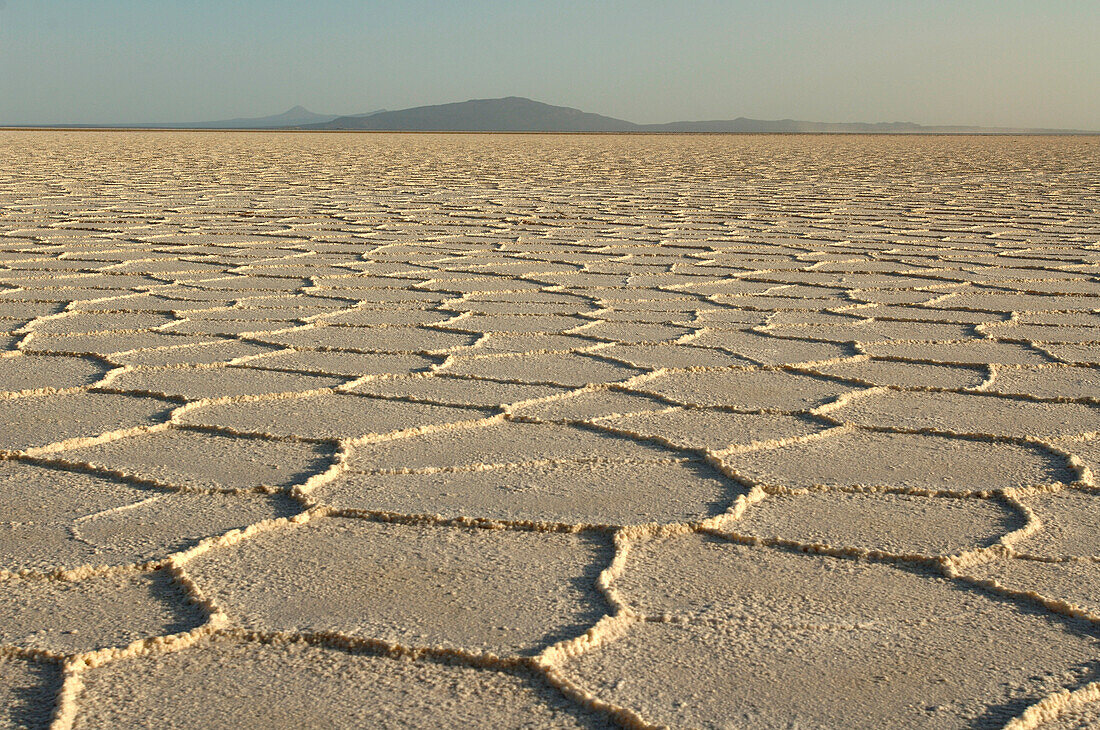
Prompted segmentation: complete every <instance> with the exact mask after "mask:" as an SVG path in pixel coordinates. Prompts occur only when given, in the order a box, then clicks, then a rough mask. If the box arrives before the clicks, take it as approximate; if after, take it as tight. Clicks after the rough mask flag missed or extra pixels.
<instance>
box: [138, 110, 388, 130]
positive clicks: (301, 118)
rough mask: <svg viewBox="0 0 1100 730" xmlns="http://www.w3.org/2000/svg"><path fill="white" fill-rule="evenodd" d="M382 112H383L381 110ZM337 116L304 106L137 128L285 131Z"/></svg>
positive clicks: (145, 125)
mask: <svg viewBox="0 0 1100 730" xmlns="http://www.w3.org/2000/svg"><path fill="white" fill-rule="evenodd" d="M382 111H384V110H382ZM338 116H339V115H338V114H317V113H315V112H311V111H310V110H309V109H306V108H305V107H304V106H295V107H292V108H290V109H287V110H286V111H285V112H283V113H282V114H273V115H271V116H269V117H238V118H237V119H223V120H220V121H215V122H183V123H171V124H138V125H134V126H137V127H156V128H159V129H286V128H287V127H300V126H302V125H305V124H319V123H324V122H330V121H332V120H333V119H336V118H337V117H338Z"/></svg>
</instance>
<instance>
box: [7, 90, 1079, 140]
mask: <svg viewBox="0 0 1100 730" xmlns="http://www.w3.org/2000/svg"><path fill="white" fill-rule="evenodd" d="M20 126H36V125H20ZM38 126H48V127H69V128H72V127H80V128H104V127H120V126H122V127H134V128H139V129H305V130H310V129H315V130H363V131H378V132H679V133H733V134H753V133H755V134H774V133H791V134H798V133H811V134H812V133H845V134H1096V132H1086V131H1083V130H1075V129H1024V128H1007V127H966V126H939V127H937V126H924V125H920V124H913V123H912V122H879V123H866V122H805V121H799V120H796V119H775V120H767V119H749V118H747V117H738V118H737V119H713V120H706V121H694V122H668V123H666V124H636V123H634V122H630V121H627V120H625V119H615V118H614V117H605V116H603V115H602V114H593V113H591V112H584V111H581V110H580V109H573V108H572V107H567V106H554V105H553V104H544V103H543V102H541V101H534V100H532V99H526V98H524V97H522V96H507V97H504V98H502V99H471V100H470V101H462V102H456V103H453V104H436V105H432V106H417V107H413V108H411V109H400V110H398V111H387V110H386V109H379V110H377V111H373V112H369V113H366V114H353V115H347V116H338V115H335V114H316V113H314V112H311V111H309V110H308V109H306V108H304V107H301V106H296V107H294V108H292V109H288V110H287V111H285V112H283V113H282V114H275V115H273V116H270V117H242V118H239V119H224V120H221V121H215V122H185V123H170V124H164V123H158V124H127V125H109V124H76V125H72V124H51V125H38Z"/></svg>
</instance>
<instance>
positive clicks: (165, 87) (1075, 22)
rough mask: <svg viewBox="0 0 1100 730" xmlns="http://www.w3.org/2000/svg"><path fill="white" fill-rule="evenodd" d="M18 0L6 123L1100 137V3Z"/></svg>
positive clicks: (0, 59) (13, 2) (4, 5)
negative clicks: (590, 122)
mask: <svg viewBox="0 0 1100 730" xmlns="http://www.w3.org/2000/svg"><path fill="white" fill-rule="evenodd" d="M437 5H439V4H437V3H432V2H429V1H428V0H409V2H405V3H394V4H387V3H380V2H354V1H353V0H315V1H314V2H311V3H308V4H307V3H298V2H291V1H290V0H267V1H261V0H237V2H232V3H227V2H216V1H214V0H193V1H192V2H188V3H175V2H170V1H169V0H145V1H144V2H142V1H141V0H101V1H99V2H96V3H94V4H93V3H83V2H79V1H78V0H60V1H59V0H52V1H50V0H0V67H2V68H3V69H4V70H5V73H3V74H0V124H60V123H78V124H79V123H130V122H181V121H200V120H208V119H209V120H212V119H225V118H233V117H251V116H264V115H268V114H273V113H276V112H280V111H283V110H285V109H287V108H289V107H291V106H293V105H297V104H301V105H304V106H306V107H308V108H309V109H311V110H313V111H317V112H321V113H331V114H356V113H362V112H366V111H370V110H373V109H377V108H389V109H402V108H407V107H412V106H418V105H427V104H438V103H443V102H451V101H459V100H463V99H469V98H493V97H502V96H509V95H519V96H527V97H532V98H537V99H540V100H543V101H546V102H549V103H552V104H560V105H564V106H571V107H577V108H581V109H585V110H589V111H596V112H599V113H601V114H606V115H609V116H613V117H618V118H624V119H631V120H634V121H638V122H642V123H651V122H667V121H672V120H687V119H729V118H735V117H739V116H748V117H755V118H762V119H781V118H791V119H804V120H817V121H827V122H892V121H908V122H916V123H919V124H927V125H937V124H942V125H952V124H958V125H981V126H1006V127H1055V128H1077V129H1100V94H1097V93H1096V92H1095V89H1096V88H1097V87H1098V86H1100V45H1098V44H1096V43H1095V38H1096V37H1097V36H1100V3H1096V2H1095V0H1048V1H1047V2H1037V1H1024V0H1000V1H994V0H966V1H962V2H958V3H942V2H934V1H933V0H910V1H909V2H882V1H881V0H880V1H877V2H876V1H875V0H833V1H827V0H777V1H776V2H774V3H770V4H757V3H749V2H741V1H740V0H737V1H734V0H727V1H726V2H721V1H720V0H696V1H694V2H693V1H691V0H684V1H682V2H678V3H672V2H658V1H656V0H651V1H646V0H639V1H637V2H626V1H625V0H608V2H605V3H600V4H598V5H594V4H588V3H581V2H560V3H536V2H502V1H500V0H465V1H462V2H454V3H451V4H449V5H447V6H445V7H437Z"/></svg>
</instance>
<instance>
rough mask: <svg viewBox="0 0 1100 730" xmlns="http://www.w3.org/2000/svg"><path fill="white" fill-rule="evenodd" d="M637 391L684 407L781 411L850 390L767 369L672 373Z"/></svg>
mask: <svg viewBox="0 0 1100 730" xmlns="http://www.w3.org/2000/svg"><path fill="white" fill-rule="evenodd" d="M638 388H639V389H645V390H646V391H648V392H650V393H654V394H656V395H659V396H661V397H664V398H668V399H669V400H673V401H676V402H678V403H682V404H683V405H692V406H734V407H737V408H745V409H750V410H755V409H760V408H769V409H777V410H784V411H802V410H808V409H810V408H814V407H816V406H819V405H822V404H824V403H827V402H828V401H830V400H832V399H834V398H836V397H837V396H838V395H841V394H842V393H847V392H849V391H851V390H853V388H852V386H850V385H844V384H842V383H837V382H834V381H831V380H827V379H825V378H816V377H812V376H809V375H798V374H793V373H786V372H778V371H770V370H762V371H729V372H727V371H719V372H703V373H675V374H672V375H661V376H659V377H656V378H654V379H652V380H647V381H645V383H643V384H641V385H639V386H638Z"/></svg>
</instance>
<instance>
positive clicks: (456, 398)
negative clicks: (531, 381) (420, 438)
mask: <svg viewBox="0 0 1100 730" xmlns="http://www.w3.org/2000/svg"><path fill="white" fill-rule="evenodd" d="M351 392H354V393H368V394H371V395H377V396H381V397H384V398H411V399H413V400H425V401H431V402H433V403H442V404H445V405H455V406H478V407H482V408H497V407H499V406H501V405H503V404H506V403H518V402H520V401H525V400H531V399H533V398H545V397H547V396H552V395H560V394H562V393H565V392H567V391H566V389H565V388H562V387H559V386H554V385H527V384H524V383H499V382H496V381H492V380H472V379H471V380H468V379H465V378H455V377H446V376H440V375H437V376H434V377H430V378H385V379H379V380H368V381H367V382H365V383H362V384H361V385H357V386H356V387H355V388H353V389H351Z"/></svg>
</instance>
